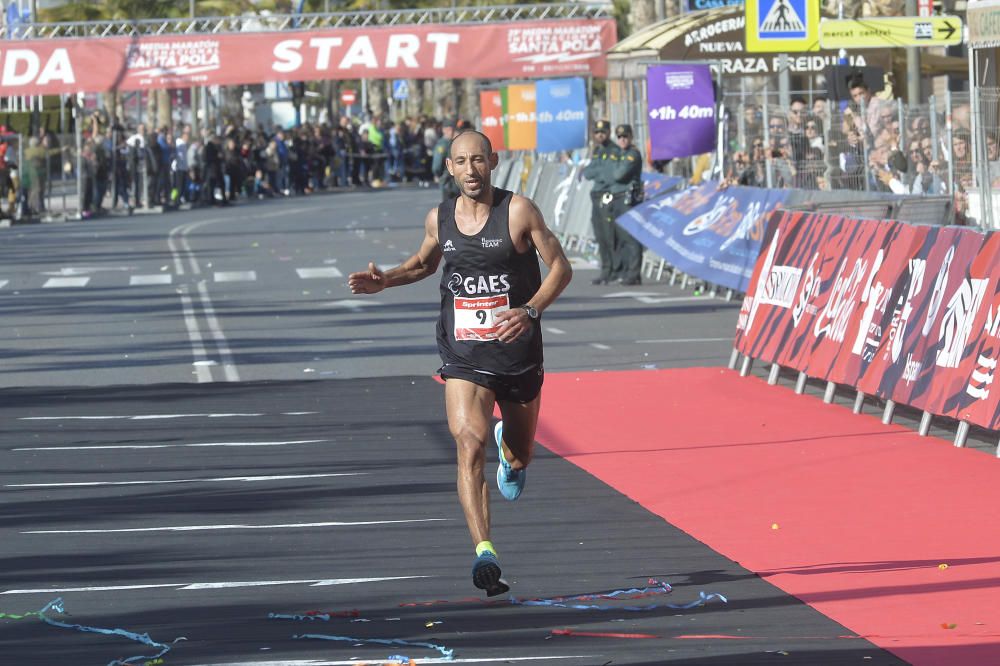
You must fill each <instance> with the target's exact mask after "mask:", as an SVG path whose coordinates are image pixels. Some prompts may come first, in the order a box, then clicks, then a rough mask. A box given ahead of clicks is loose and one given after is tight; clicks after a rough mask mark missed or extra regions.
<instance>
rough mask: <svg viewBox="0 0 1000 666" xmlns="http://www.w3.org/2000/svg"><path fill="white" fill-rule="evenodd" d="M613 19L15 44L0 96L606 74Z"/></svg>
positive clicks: (0, 62)
mask: <svg viewBox="0 0 1000 666" xmlns="http://www.w3.org/2000/svg"><path fill="white" fill-rule="evenodd" d="M616 41H617V33H616V30H615V22H614V20H613V19H596V20H584V19H578V20H576V19H559V20H551V21H513V22H506V23H495V24H482V25H403V26H391V27H373V28H334V29H328V30H303V31H286V32H247V33H220V34H213V35H175V36H142V37H135V38H130V37H103V38H89V37H88V38H86V39H45V40H41V39H39V40H21V41H17V40H12V41H4V42H3V44H2V45H0V96H3V97H6V96H15V95H43V94H45V95H48V94H59V93H77V92H105V91H110V90H145V89H151V88H178V87H185V86H193V85H235V84H249V83H261V82H264V81H312V80H323V79H358V78H367V79H452V78H473V79H517V78H522V79H523V78H537V77H550V76H566V75H573V74H578V75H581V76H593V77H598V78H601V77H604V76H605V75H606V74H607V59H606V57H605V52H606V51H607V50H608V49H610V48H611V47H612V46H614V44H615V42H616Z"/></svg>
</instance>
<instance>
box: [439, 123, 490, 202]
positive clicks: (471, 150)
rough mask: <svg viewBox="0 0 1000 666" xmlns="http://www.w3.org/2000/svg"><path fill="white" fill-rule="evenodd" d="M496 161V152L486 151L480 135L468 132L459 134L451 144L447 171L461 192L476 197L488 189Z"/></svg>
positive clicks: (487, 191)
mask: <svg viewBox="0 0 1000 666" xmlns="http://www.w3.org/2000/svg"><path fill="white" fill-rule="evenodd" d="M496 162H497V156H496V153H492V154H490V153H489V152H487V147H486V142H484V141H483V139H482V137H480V136H479V135H478V134H473V133H471V132H470V133H468V134H462V135H460V136H459V137H458V138H457V139H455V141H454V143H452V144H451V157H450V158H448V171H449V172H450V173H451V175H452V176H454V177H455V182H456V183H458V187H459V189H461V190H462V194H464V195H465V196H467V197H469V198H470V199H478V198H479V197H481V196H482V195H483V194H488V193H489V191H490V172H491V171H492V170H493V167H495V166H496Z"/></svg>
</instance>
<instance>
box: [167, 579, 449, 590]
mask: <svg viewBox="0 0 1000 666" xmlns="http://www.w3.org/2000/svg"><path fill="white" fill-rule="evenodd" d="M414 578H430V576H383V577H381V578H327V579H319V580H251V581H236V582H230V583H192V584H190V585H185V586H184V587H182V588H181V589H182V590H221V589H228V588H234V587H262V586H266V585H309V586H310V587H323V586H326V585H353V584H355V583H378V582H381V581H385V580H412V579H414Z"/></svg>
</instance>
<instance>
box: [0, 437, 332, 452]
mask: <svg viewBox="0 0 1000 666" xmlns="http://www.w3.org/2000/svg"><path fill="white" fill-rule="evenodd" d="M328 441H330V440H328V439H290V440H278V441H274V442H199V443H196V444H94V445H91V446H30V447H22V448H19V449H11V451H91V450H94V451H96V450H99V449H182V448H203V447H213V446H236V447H238V446H292V445H295V444H319V443H321V442H328Z"/></svg>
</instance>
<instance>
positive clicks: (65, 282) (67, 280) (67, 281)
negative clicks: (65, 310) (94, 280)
mask: <svg viewBox="0 0 1000 666" xmlns="http://www.w3.org/2000/svg"><path fill="white" fill-rule="evenodd" d="M88 282H90V278H89V277H53V278H49V279H48V280H46V281H45V284H43V285H42V289H62V288H64V287H86V286H87V283H88Z"/></svg>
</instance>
